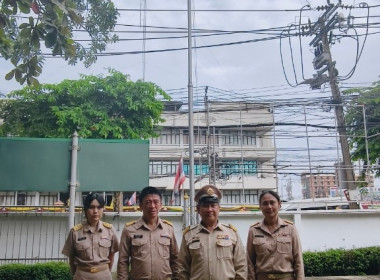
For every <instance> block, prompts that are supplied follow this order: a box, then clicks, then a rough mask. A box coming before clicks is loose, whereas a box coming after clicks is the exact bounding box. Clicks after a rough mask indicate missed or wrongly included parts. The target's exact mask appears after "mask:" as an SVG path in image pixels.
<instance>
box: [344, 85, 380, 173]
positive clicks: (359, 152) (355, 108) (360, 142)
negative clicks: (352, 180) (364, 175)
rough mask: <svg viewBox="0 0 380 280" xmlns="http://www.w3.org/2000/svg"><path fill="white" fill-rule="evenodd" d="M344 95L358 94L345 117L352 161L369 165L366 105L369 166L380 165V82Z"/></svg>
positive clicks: (378, 171) (379, 171)
mask: <svg viewBox="0 0 380 280" xmlns="http://www.w3.org/2000/svg"><path fill="white" fill-rule="evenodd" d="M343 93H344V94H345V95H353V94H358V96H357V97H355V98H353V99H352V101H351V103H350V104H349V106H348V107H347V112H346V115H345V123H346V127H347V135H348V136H349V138H348V141H349V145H350V147H351V150H352V151H353V152H352V159H353V160H359V159H360V160H363V161H364V165H367V161H368V160H367V154H366V138H365V127H364V118H363V105H364V108H365V115H366V129H367V140H368V152H369V164H376V163H377V164H380V157H379V155H380V141H379V140H380V125H379V124H380V82H375V83H374V84H373V86H372V87H366V88H355V89H350V90H346V91H344V92H343ZM371 136H373V137H371ZM363 171H365V170H363ZM376 176H380V170H379V169H376Z"/></svg>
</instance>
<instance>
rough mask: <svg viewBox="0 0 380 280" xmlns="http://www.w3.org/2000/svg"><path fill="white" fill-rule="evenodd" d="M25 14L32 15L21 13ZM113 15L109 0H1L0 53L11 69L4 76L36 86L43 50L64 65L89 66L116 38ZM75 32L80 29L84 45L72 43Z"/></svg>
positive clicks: (45, 55) (112, 7) (40, 69)
mask: <svg viewBox="0 0 380 280" xmlns="http://www.w3.org/2000/svg"><path fill="white" fill-rule="evenodd" d="M25 14H32V15H30V16H28V17H27V18H26V17H22V16H23V15H25ZM117 16H118V12H117V9H116V8H115V7H114V5H113V3H112V2H111V0H2V1H0V54H1V55H2V56H3V57H4V58H5V59H6V60H10V61H11V63H12V64H13V65H14V67H15V68H14V69H12V70H11V71H10V72H9V73H7V74H6V76H5V78H6V79H7V80H11V79H13V78H14V79H16V81H17V82H19V83H20V84H24V83H25V82H26V83H27V84H28V85H37V84H38V80H37V79H36V77H38V76H39V75H40V74H41V73H42V67H43V62H44V59H45V58H46V57H47V56H48V55H49V54H46V53H45V50H46V49H48V50H50V51H51V55H53V56H60V57H63V58H64V59H65V60H66V61H68V62H69V64H72V65H73V64H75V63H77V61H78V60H81V61H82V60H83V61H84V64H85V65H86V66H89V65H91V64H92V63H94V62H95V61H96V54H97V53H99V52H102V51H104V50H105V48H106V45H107V44H109V43H112V42H115V41H116V40H117V39H118V38H117V36H115V35H111V31H112V30H113V28H114V26H115V24H116V20H117ZM74 31H85V32H86V33H87V34H88V39H89V44H88V45H82V44H80V43H79V41H78V40H77V41H75V40H74V39H73V32H74ZM82 38H83V36H82ZM41 42H44V48H43V47H42V46H41Z"/></svg>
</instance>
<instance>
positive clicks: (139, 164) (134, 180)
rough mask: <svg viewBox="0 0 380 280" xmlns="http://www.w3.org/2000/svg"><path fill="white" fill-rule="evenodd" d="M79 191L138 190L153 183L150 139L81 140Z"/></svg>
mask: <svg viewBox="0 0 380 280" xmlns="http://www.w3.org/2000/svg"><path fill="white" fill-rule="evenodd" d="M79 148H80V150H79V152H78V176H77V177H78V183H79V188H78V191H82V192H84V191H107V190H109V191H134V190H138V189H142V188H144V187H146V186H148V184H149V141H142V140H103V141H102V140H90V139H79Z"/></svg>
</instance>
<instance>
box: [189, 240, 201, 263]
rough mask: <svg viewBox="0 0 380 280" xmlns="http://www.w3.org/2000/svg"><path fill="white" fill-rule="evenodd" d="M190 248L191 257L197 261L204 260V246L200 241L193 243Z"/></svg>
mask: <svg viewBox="0 0 380 280" xmlns="http://www.w3.org/2000/svg"><path fill="white" fill-rule="evenodd" d="M188 248H189V251H190V255H191V257H193V258H197V259H203V257H202V255H203V254H202V244H201V242H200V241H195V242H191V243H190V244H189V245H188Z"/></svg>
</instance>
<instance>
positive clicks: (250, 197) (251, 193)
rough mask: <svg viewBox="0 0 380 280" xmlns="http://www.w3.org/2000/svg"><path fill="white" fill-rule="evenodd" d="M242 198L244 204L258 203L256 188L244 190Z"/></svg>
mask: <svg viewBox="0 0 380 280" xmlns="http://www.w3.org/2000/svg"><path fill="white" fill-rule="evenodd" d="M244 198H245V203H246V204H259V192H258V190H244Z"/></svg>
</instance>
